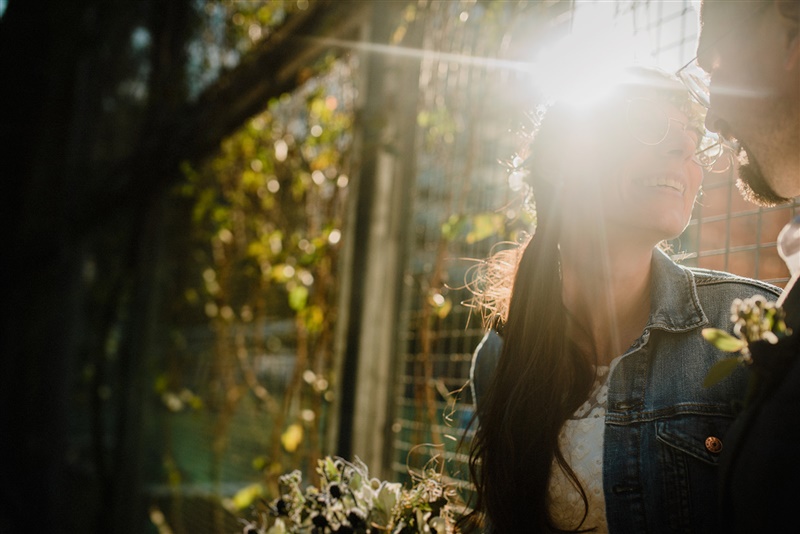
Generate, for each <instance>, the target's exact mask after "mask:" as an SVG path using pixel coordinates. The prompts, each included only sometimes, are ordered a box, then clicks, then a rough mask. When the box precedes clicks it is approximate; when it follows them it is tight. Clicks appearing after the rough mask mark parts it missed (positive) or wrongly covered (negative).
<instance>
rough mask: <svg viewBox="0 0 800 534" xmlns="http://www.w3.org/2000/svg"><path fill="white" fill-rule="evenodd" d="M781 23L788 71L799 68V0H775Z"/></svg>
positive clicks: (785, 62) (785, 64)
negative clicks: (784, 37) (784, 32)
mask: <svg viewBox="0 0 800 534" xmlns="http://www.w3.org/2000/svg"><path fill="white" fill-rule="evenodd" d="M775 4H776V6H777V8H778V13H779V14H780V15H781V23H782V24H783V26H784V28H785V31H786V60H785V61H784V68H785V69H786V70H788V71H791V70H794V69H797V68H800V0H776V1H775Z"/></svg>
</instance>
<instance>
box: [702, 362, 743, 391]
mask: <svg viewBox="0 0 800 534" xmlns="http://www.w3.org/2000/svg"><path fill="white" fill-rule="evenodd" d="M738 366H739V357H738V356H736V357H733V358H725V359H724V360H720V361H718V362H717V363H715V364H714V365H712V366H711V369H709V370H708V374H707V375H706V378H705V379H704V380H703V387H704V388H710V387H711V386H713V385H714V384H717V383H718V382H721V381H722V380H724V379H725V378H727V377H728V376H730V374H731V373H732V372H733V371H734V370H735V369H736V368H737V367H738Z"/></svg>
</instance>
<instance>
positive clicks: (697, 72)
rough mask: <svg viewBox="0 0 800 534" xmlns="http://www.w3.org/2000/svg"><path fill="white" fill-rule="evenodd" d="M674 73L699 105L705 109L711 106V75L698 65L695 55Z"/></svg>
mask: <svg viewBox="0 0 800 534" xmlns="http://www.w3.org/2000/svg"><path fill="white" fill-rule="evenodd" d="M675 75H676V76H677V77H678V79H679V80H680V81H681V82H683V85H684V87H686V89H687V90H688V91H689V93H690V94H691V95H692V97H694V99H695V100H697V102H698V103H699V104H700V105H702V106H703V107H704V108H706V109H708V108H710V107H711V90H710V89H709V87H710V86H711V75H710V74H709V73H707V72H706V71H704V70H703V69H702V68H701V67H700V65H699V64H698V63H697V57H696V56H695V58H694V59H692V60H691V61H690V62H689V63H687V64H686V65H684V66H683V67H681V68H680V69H678V72H676V73H675Z"/></svg>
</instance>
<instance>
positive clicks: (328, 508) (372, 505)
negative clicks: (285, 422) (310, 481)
mask: <svg viewBox="0 0 800 534" xmlns="http://www.w3.org/2000/svg"><path fill="white" fill-rule="evenodd" d="M317 473H318V474H319V476H320V485H319V487H314V486H308V487H306V488H305V490H303V489H301V487H300V486H301V484H302V476H301V475H300V472H299V471H292V472H291V473H287V474H285V475H282V476H281V477H280V478H279V481H278V482H279V485H280V489H281V496H280V497H278V498H277V499H274V500H273V501H272V502H270V503H269V505H268V509H269V511H270V514H269V515H267V516H264V517H262V521H261V522H260V524H257V523H251V522H248V523H247V524H246V526H245V528H244V532H258V533H259V534H300V533H302V534H312V533H320V534H323V533H329V532H330V533H334V532H336V533H339V534H371V533H376V534H377V533H379V532H380V533H391V534H401V533H402V534H416V533H430V534H449V533H452V532H454V529H453V523H454V520H453V512H452V510H451V505H450V502H449V500H448V496H449V495H450V493H449V492H448V490H447V489H446V488H445V487H444V485H443V483H442V475H441V473H438V472H436V471H435V470H433V469H429V470H426V471H425V472H424V473H423V475H422V476H421V477H418V480H417V481H416V483H415V484H414V485H413V486H412V487H411V488H410V489H407V488H404V487H403V485H402V484H399V483H394V482H387V481H382V480H378V479H377V478H370V477H369V472H368V470H367V466H366V465H365V464H364V463H363V462H362V461H361V460H359V459H356V460H355V461H354V462H347V461H345V460H343V459H341V458H336V457H330V456H328V457H325V458H323V459H322V460H320V461H319V463H318V465H317Z"/></svg>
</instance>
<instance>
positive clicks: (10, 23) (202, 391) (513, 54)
mask: <svg viewBox="0 0 800 534" xmlns="http://www.w3.org/2000/svg"><path fill="white" fill-rule="evenodd" d="M594 4H598V2H573V1H565V0H562V1H555V2H552V1H547V2H545V1H519V2H508V1H502V0H450V1H433V2H431V1H426V0H408V1H405V0H403V1H394V2H383V1H379V0H375V1H366V0H252V1H227V0H174V1H171V2H167V3H165V2H158V1H156V0H139V1H136V2H131V1H129V0H74V1H71V2H61V1H55V0H42V1H39V2H30V1H28V2H26V1H24V0H3V1H0V72H2V73H3V76H4V83H3V84H0V85H1V86H2V89H0V91H2V94H0V106H2V110H1V111H0V120H1V121H2V131H1V132H0V135H1V136H2V137H1V138H0V143H2V146H3V147H4V153H5V154H6V156H5V157H4V158H3V160H2V161H3V163H2V174H3V177H4V182H5V186H6V192H5V194H4V199H5V209H4V210H3V211H4V215H5V217H6V222H7V226H6V229H7V230H6V240H7V242H6V246H5V254H4V257H5V258H6V262H5V263H6V265H7V267H8V269H7V273H6V275H5V277H4V279H3V280H4V282H5V292H4V294H5V296H6V298H5V299H4V306H3V309H4V314H5V315H4V320H3V322H2V324H3V335H2V343H3V345H2V356H3V357H2V361H0V365H1V366H2V368H0V395H2V397H1V398H0V428H2V429H3V430H2V432H0V434H1V435H2V438H0V444H1V445H2V451H3V453H4V454H3V457H2V458H3V461H2V462H0V480H2V481H3V484H2V494H1V495H0V532H27V531H29V530H32V529H36V530H41V531H48V532H108V531H112V532H119V533H126V532H131V533H133V532H161V533H168V532H175V533H186V532H191V533H204V532H209V533H218V532H220V533H221V532H236V531H240V530H241V528H242V524H241V522H240V518H250V517H252V512H253V505H257V504H258V503H259V502H260V498H262V497H263V498H271V497H273V496H274V495H275V491H276V480H277V477H278V475H280V474H281V473H284V472H286V471H290V470H292V469H300V470H302V471H303V472H304V477H305V478H306V479H309V478H310V479H311V481H312V482H313V477H314V473H313V467H314V465H315V462H316V460H317V459H318V458H320V457H321V456H323V455H327V454H339V455H342V456H344V457H347V458H349V457H352V456H359V457H360V458H362V459H363V460H364V461H365V462H366V463H367V465H368V466H369V468H370V471H371V472H372V473H373V474H375V475H376V476H379V477H383V478H389V479H393V480H398V481H402V480H406V479H407V478H408V471H409V469H417V468H420V467H421V466H423V465H425V464H426V463H427V462H428V461H429V460H430V459H431V457H433V456H437V455H438V456H440V457H441V458H443V459H444V460H445V462H444V466H445V470H446V474H447V475H448V477H449V480H450V481H451V482H453V483H454V484H455V485H457V486H459V487H461V488H463V489H464V490H465V491H468V487H467V484H466V482H465V481H466V479H467V475H466V468H465V465H464V458H465V457H464V453H465V450H463V449H459V441H460V439H461V437H462V434H463V430H464V428H465V427H466V425H467V423H468V421H469V420H470V418H471V416H472V407H471V398H470V394H469V389H468V388H466V387H465V385H466V383H467V378H468V373H469V364H470V356H471V353H472V351H473V349H474V348H475V346H476V345H477V343H478V342H479V340H480V338H481V336H482V333H483V329H482V325H481V324H480V318H479V317H478V316H476V315H475V314H473V313H472V310H471V309H470V308H469V307H468V306H466V305H464V303H465V302H466V301H468V300H469V297H470V294H469V292H468V291H467V289H466V288H465V285H466V283H467V281H468V280H469V271H470V269H471V268H472V267H474V266H475V265H476V262H478V261H479V260H480V259H482V258H484V257H486V256H487V254H488V253H489V252H490V251H491V250H492V248H493V247H496V246H502V244H500V245H498V243H503V242H507V241H511V242H513V241H517V240H519V239H520V237H521V235H522V232H524V231H525V230H526V229H527V228H528V227H529V225H530V223H531V222H532V220H533V217H534V215H533V214H531V213H528V212H526V211H525V210H524V209H523V206H522V203H521V202H522V199H523V195H524V190H522V189H521V188H520V187H519V186H520V184H519V176H517V175H515V173H513V172H511V173H510V174H509V172H508V164H507V162H508V161H509V160H511V159H513V156H514V151H515V149H516V147H517V146H518V144H519V143H520V141H521V139H520V135H522V136H524V135H525V131H526V128H528V129H529V128H530V124H531V119H530V118H529V116H527V115H526V114H528V113H529V112H531V110H534V109H535V107H536V105H537V104H538V103H539V102H540V100H541V98H542V95H541V94H539V93H538V92H537V90H535V89H534V88H533V87H532V86H531V85H530V83H529V82H530V79H529V77H530V72H529V70H528V68H527V66H528V65H529V64H530V62H531V60H532V58H533V57H535V56H536V54H537V52H540V51H542V50H543V49H546V48H545V47H547V46H549V45H551V44H552V43H554V42H555V41H556V40H557V39H558V38H560V37H563V36H565V35H568V34H570V33H575V32H577V31H578V28H579V27H581V21H583V24H584V26H586V27H588V28H591V27H593V25H595V26H596V25H597V24H598V20H597V19H596V17H595V18H593V16H592V15H586V16H584V17H583V18H581V17H580V16H579V15H580V14H581V13H584V12H587V13H589V10H588V7H590V5H594ZM599 4H604V6H603V8H604V9H605V10H606V12H608V13H610V14H611V19H613V20H614V21H617V22H616V23H615V24H618V26H616V28H617V30H619V28H621V27H623V26H625V28H627V27H628V25H630V26H631V28H633V33H634V34H637V31H638V34H637V35H639V36H640V37H641V36H645V37H648V38H651V39H652V40H653V42H654V43H655V45H653V47H652V50H653V51H652V58H650V59H655V60H656V63H658V62H659V61H660V62H662V63H663V65H664V66H665V67H667V68H675V67H677V66H679V64H680V63H683V62H685V61H686V60H688V59H689V57H691V56H692V55H693V47H694V39H695V37H696V14H695V12H694V11H693V9H692V8H691V2H690V1H689V0H686V1H683V0H682V1H680V2H644V1H618V2H613V3H608V2H599ZM587 20H590V23H589V24H588V26H587V25H586V21H587ZM617 30H615V31H617ZM626 31H627V30H626ZM593 39H595V41H594V42H595V43H602V42H603V39H602V38H600V37H597V36H595V37H593ZM590 42H591V41H590ZM594 48H595V50H594V52H593V53H596V54H597V56H591V54H590V56H591V57H590V58H589V59H590V60H592V61H595V62H596V60H593V59H592V57H595V58H596V57H601V56H602V55H603V52H602V47H599V46H597V47H594ZM605 55H606V56H609V55H610V54H605ZM564 68H565V69H566V67H564ZM729 178H730V177H725V178H724V179H721V178H720V179H718V187H717V186H715V188H707V189H709V190H710V195H715V194H717V193H722V194H724V195H728V196H727V197H723V196H720V198H721V200H720V201H719V202H721V203H723V204H725V202H727V204H725V211H724V215H723V211H719V212H718V211H714V213H713V215H711V216H713V217H714V219H713V221H710V222H709V225H708V226H706V228H711V226H710V225H711V224H717V223H719V222H720V221H722V222H724V221H728V222H727V223H726V224H727V226H726V228H727V230H726V231H728V232H730V228H731V223H730V220H731V215H730V213H731V209H732V207H731V202H730V199H731V198H733V197H732V196H731V180H730V179H729ZM707 183H708V182H707ZM715 192H716V193H715ZM726 199H727V200H726ZM719 205H721V204H716V206H719ZM702 209H704V210H706V211H707V212H708V213H711V212H710V210H714V209H717V208H716V207H715V204H714V203H713V202H708V203H706V205H705V206H704V207H702ZM793 209H794V208H792V210H793ZM751 211H752V210H751ZM773 214H777V216H776V217H773V216H772V215H773ZM751 215H752V216H757V217H758V219H757V220H758V224H759V225H761V224H762V220H763V221H771V220H772V219H775V220H776V221H778V220H780V219H788V217H789V216H790V215H789V214H788V213H787V214H784V213H782V212H777V211H775V212H763V213H762V211H761V210H756V211H754V212H753V213H750V212H748V215H747V216H748V217H749V216H751ZM721 217H727V219H724V220H723V219H722V218H721ZM698 220H700V219H698ZM742 220H744V219H742ZM764 224H766V223H764ZM770 224H771V223H770ZM776 224H777V223H776ZM699 228H700V225H699V223H697V221H695V223H693V226H692V227H690V230H689V231H688V232H687V234H686V235H685V236H683V237H682V239H681V240H680V241H679V242H678V243H677V247H678V249H679V250H687V251H693V250H697V249H698V247H699V248H702V236H701V235H700V233H699ZM770 231H771V230H766V229H765V232H766V233H768V232H770ZM753 233H754V234H755V233H756V232H753ZM775 233H777V231H776V232H775ZM703 235H705V234H703ZM758 235H760V233H758ZM770 235H772V234H770ZM715 239H716V238H715ZM718 242H719V240H718V239H717V244H716V245H714V246H715V247H716V249H715V251H714V252H713V255H710V256H708V257H713V258H718V257H724V258H725V261H726V262H727V261H728V259H727V258H728V257H731V258H732V257H734V255H735V254H736V253H738V252H741V251H737V250H734V251H733V252H731V251H730V249H729V248H728V249H725V250H723V251H720V250H717V249H719V246H718ZM709 247H711V245H709ZM747 247H751V245H749V244H748V245H747ZM752 247H755V248H754V249H753V250H755V251H756V256H757V258H761V259H760V260H758V261H766V260H769V258H770V254H772V252H771V251H772V250H773V249H774V243H766V244H763V243H761V242H760V241H759V242H758V243H756V244H755V245H752ZM743 250H744V249H743ZM750 250H751V249H750V248H748V249H747V250H746V251H750ZM709 254H711V253H709ZM765 258H766V260H765ZM701 260H702V255H701ZM751 263H752V262H751ZM726 265H727V263H726ZM755 265H756V266H757V267H756V272H755V273H754V274H755V275H756V276H759V271H758V265H761V263H756V264H755ZM764 265H765V267H764V268H763V270H762V271H761V273H760V275H761V277H762V278H766V279H770V280H772V281H777V282H780V280H781V279H782V278H781V277H783V276H784V275H785V273H783V271H780V269H778V270H775V269H773V268H771V267H769V265H771V264H769V263H765V264H764ZM779 265H780V264H779ZM710 266H711V265H710ZM713 266H717V265H713ZM721 267H725V265H722V266H721ZM780 267H781V268H782V265H780ZM769 269H772V270H769ZM734 270H735V269H734ZM742 274H751V275H753V273H747V272H745V273H742ZM466 439H469V436H467V438H466Z"/></svg>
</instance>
